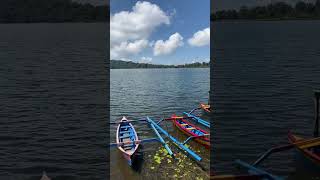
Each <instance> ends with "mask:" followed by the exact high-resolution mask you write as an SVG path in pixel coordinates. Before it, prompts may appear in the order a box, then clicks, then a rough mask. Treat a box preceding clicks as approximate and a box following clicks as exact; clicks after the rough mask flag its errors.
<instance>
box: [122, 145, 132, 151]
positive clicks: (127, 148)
mask: <svg viewBox="0 0 320 180" xmlns="http://www.w3.org/2000/svg"><path fill="white" fill-rule="evenodd" d="M132 148H133V147H132V146H130V147H123V150H125V151H127V150H131V149H132Z"/></svg>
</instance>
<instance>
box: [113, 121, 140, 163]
mask: <svg viewBox="0 0 320 180" xmlns="http://www.w3.org/2000/svg"><path fill="white" fill-rule="evenodd" d="M139 142H140V141H139V139H138V135H137V132H136V130H135V129H134V127H133V125H132V124H131V123H130V121H128V120H127V118H126V117H124V116H123V117H122V119H121V121H120V123H119V125H118V128H117V135H116V143H117V144H118V149H119V150H120V151H121V152H122V154H123V156H124V158H125V159H126V160H127V161H128V164H129V165H130V166H132V156H133V155H134V153H135V152H136V151H137V149H138V147H139Z"/></svg>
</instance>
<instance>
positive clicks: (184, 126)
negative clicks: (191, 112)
mask: <svg viewBox="0 0 320 180" xmlns="http://www.w3.org/2000/svg"><path fill="white" fill-rule="evenodd" d="M170 119H172V122H173V124H174V125H175V127H177V128H178V129H179V130H180V131H182V132H183V133H184V134H186V135H188V136H190V137H192V138H194V140H195V141H196V142H198V143H200V144H202V145H203V146H205V147H206V148H210V138H209V133H208V132H207V131H205V130H203V129H201V128H199V127H197V126H196V125H194V124H192V123H190V122H188V121H187V120H186V119H184V117H180V116H175V115H173V116H171V118H170Z"/></svg>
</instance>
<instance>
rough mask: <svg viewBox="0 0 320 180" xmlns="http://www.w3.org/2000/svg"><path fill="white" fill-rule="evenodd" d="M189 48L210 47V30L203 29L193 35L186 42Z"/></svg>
mask: <svg viewBox="0 0 320 180" xmlns="http://www.w3.org/2000/svg"><path fill="white" fill-rule="evenodd" d="M188 43H189V44H190V45H191V46H197V47H200V46H205V45H210V28H205V29H203V30H200V31H198V32H196V33H194V34H193V37H192V38H190V39H189V40H188Z"/></svg>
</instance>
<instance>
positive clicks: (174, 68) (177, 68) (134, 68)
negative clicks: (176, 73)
mask: <svg viewBox="0 0 320 180" xmlns="http://www.w3.org/2000/svg"><path fill="white" fill-rule="evenodd" d="M208 68H210V67H165V68H110V69H208Z"/></svg>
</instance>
